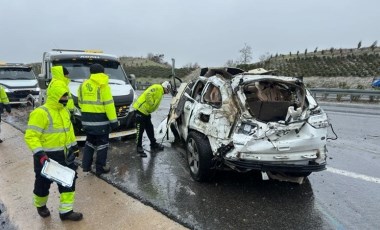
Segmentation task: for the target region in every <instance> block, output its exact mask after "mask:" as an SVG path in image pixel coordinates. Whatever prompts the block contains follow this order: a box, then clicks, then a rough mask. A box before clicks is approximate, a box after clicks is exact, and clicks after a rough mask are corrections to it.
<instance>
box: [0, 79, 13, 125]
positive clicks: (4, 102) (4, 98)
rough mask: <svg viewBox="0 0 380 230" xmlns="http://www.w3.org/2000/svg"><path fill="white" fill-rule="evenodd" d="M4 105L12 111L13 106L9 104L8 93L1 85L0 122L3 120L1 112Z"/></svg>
mask: <svg viewBox="0 0 380 230" xmlns="http://www.w3.org/2000/svg"><path fill="white" fill-rule="evenodd" d="M4 107H5V109H6V110H7V112H8V113H10V112H11V106H10V104H9V99H8V95H7V93H6V92H5V90H4V88H3V86H1V85H0V122H1V113H2V112H3V109H4Z"/></svg>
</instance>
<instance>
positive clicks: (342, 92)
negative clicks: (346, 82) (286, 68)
mask: <svg viewBox="0 0 380 230" xmlns="http://www.w3.org/2000/svg"><path fill="white" fill-rule="evenodd" d="M309 90H310V92H311V93H312V95H313V96H314V97H315V98H319V97H324V98H327V97H328V96H331V95H336V98H337V99H338V98H342V97H348V96H349V100H350V102H351V101H357V100H359V99H368V100H370V101H371V100H375V99H376V100H379V98H380V90H361V89H340V88H310V89H309Z"/></svg>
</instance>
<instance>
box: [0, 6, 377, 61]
mask: <svg viewBox="0 0 380 230" xmlns="http://www.w3.org/2000/svg"><path fill="white" fill-rule="evenodd" d="M379 26H380V0H188V1H185V0H134V1H132V0H103V1H101V0H1V1H0V31H1V32H0V60H1V61H5V62H25V63H31V62H40V61H41V59H42V54H43V52H44V51H48V50H51V49H53V48H64V49H101V50H103V51H104V52H105V53H110V54H115V55H118V56H132V57H146V56H147V54H148V53H153V54H164V55H165V57H164V60H165V61H168V62H169V63H170V62H171V58H175V59H176V67H181V66H183V65H187V64H189V63H198V64H199V65H201V66H202V67H205V66H214V67H215V66H223V65H224V64H225V63H226V62H227V60H231V59H232V60H234V61H236V60H238V59H239V57H240V53H239V50H240V49H242V48H243V47H244V44H247V45H249V46H251V47H252V54H253V60H252V62H257V61H258V60H259V57H260V56H262V55H263V54H266V53H270V54H273V55H275V54H276V53H278V54H288V53H289V52H290V51H291V52H292V53H296V52H297V51H298V50H299V51H300V52H304V51H305V49H308V50H309V51H313V50H314V49H315V48H316V47H318V49H319V50H320V49H329V48H331V47H334V48H354V47H357V44H358V43H359V41H362V46H370V45H371V44H372V43H373V42H374V41H376V40H380V27H379ZM379 43H380V41H379Z"/></svg>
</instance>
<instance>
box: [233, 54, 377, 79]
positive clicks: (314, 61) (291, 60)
mask: <svg viewBox="0 0 380 230" xmlns="http://www.w3.org/2000/svg"><path fill="white" fill-rule="evenodd" d="M305 51H307V50H305ZM238 67H239V68H242V69H245V70H250V69H255V68H260V67H261V68H265V69H276V70H277V72H278V74H279V75H285V76H303V77H374V76H377V75H380V48H379V47H367V48H361V49H333V48H331V49H330V50H321V51H314V52H305V53H299V52H297V53H296V54H292V53H289V54H287V55H283V54H281V55H275V56H271V57H269V58H268V59H266V60H264V61H262V62H258V63H253V64H246V65H238Z"/></svg>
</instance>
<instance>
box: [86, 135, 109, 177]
mask: <svg viewBox="0 0 380 230" xmlns="http://www.w3.org/2000/svg"><path fill="white" fill-rule="evenodd" d="M108 145H109V137H108V133H107V134H102V135H92V134H87V139H86V145H85V146H84V150H83V159H82V167H83V170H86V171H90V170H91V165H92V160H93V157H94V153H95V150H96V161H95V166H96V171H97V172H102V171H103V166H106V161H107V151H108Z"/></svg>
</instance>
